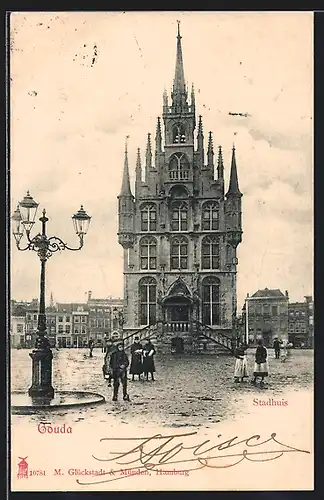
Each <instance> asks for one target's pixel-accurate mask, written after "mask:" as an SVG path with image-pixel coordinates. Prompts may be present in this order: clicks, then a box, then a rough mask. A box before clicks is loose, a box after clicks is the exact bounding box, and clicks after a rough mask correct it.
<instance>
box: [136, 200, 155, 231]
mask: <svg viewBox="0 0 324 500" xmlns="http://www.w3.org/2000/svg"><path fill="white" fill-rule="evenodd" d="M140 210H141V230H142V231H156V206H155V205H154V203H147V204H144V205H142V206H141V208H140Z"/></svg>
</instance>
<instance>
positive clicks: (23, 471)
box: [17, 457, 28, 479]
mask: <svg viewBox="0 0 324 500" xmlns="http://www.w3.org/2000/svg"><path fill="white" fill-rule="evenodd" d="M18 458H19V460H20V462H18V472H17V479H28V463H27V462H26V459H27V458H28V457H25V458H22V457H18Z"/></svg>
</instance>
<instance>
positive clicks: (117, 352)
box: [102, 337, 156, 401]
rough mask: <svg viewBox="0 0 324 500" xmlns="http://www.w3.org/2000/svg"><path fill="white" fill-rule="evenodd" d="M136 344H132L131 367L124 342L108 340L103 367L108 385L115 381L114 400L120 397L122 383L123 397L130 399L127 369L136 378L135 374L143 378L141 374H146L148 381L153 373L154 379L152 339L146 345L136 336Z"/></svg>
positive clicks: (152, 377) (125, 399)
mask: <svg viewBox="0 0 324 500" xmlns="http://www.w3.org/2000/svg"><path fill="white" fill-rule="evenodd" d="M134 340H135V341H134V344H133V345H132V346H131V363H130V367H129V360H128V356H127V354H126V352H125V350H124V344H123V342H118V343H117V344H114V343H113V342H112V340H108V341H107V343H106V346H105V351H106V352H105V357H104V364H103V367H102V371H103V375H104V377H105V378H106V379H107V380H108V386H109V387H111V382H112V381H113V401H117V399H118V390H119V386H120V383H121V384H122V387H123V399H124V401H129V400H130V399H129V395H128V393H127V369H128V367H129V373H130V374H131V375H132V380H134V378H135V375H137V376H138V379H139V380H141V375H142V374H144V377H145V378H144V379H145V380H147V381H148V376H149V374H151V379H152V380H153V381H154V372H155V364H154V355H155V353H156V351H155V348H154V346H153V344H152V342H151V341H150V340H147V341H146V343H145V344H144V346H142V344H141V343H140V342H139V338H138V337H135V339H134Z"/></svg>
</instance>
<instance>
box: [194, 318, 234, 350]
mask: <svg viewBox="0 0 324 500" xmlns="http://www.w3.org/2000/svg"><path fill="white" fill-rule="evenodd" d="M195 326H196V332H195V333H194V336H197V337H198V339H199V340H202V341H203V340H204V339H206V340H207V341H210V342H214V343H215V344H218V345H219V346H222V347H223V348H225V349H226V350H227V351H230V352H231V353H233V351H234V349H235V347H236V346H235V345H234V343H233V340H232V337H230V336H229V335H226V334H225V333H223V332H222V331H220V330H214V329H213V328H211V327H210V326H208V325H203V324H202V323H200V321H196V323H195Z"/></svg>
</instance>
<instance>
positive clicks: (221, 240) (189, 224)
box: [118, 27, 242, 351]
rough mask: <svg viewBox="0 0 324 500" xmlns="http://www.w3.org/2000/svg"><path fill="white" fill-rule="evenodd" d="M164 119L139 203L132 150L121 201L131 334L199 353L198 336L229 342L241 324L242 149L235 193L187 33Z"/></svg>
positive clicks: (140, 175)
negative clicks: (202, 99) (194, 72)
mask: <svg viewBox="0 0 324 500" xmlns="http://www.w3.org/2000/svg"><path fill="white" fill-rule="evenodd" d="M162 117H163V127H162V125H161V120H160V118H158V119H157V127H156V135H155V151H154V152H153V149H152V145H151V134H148V139H147V148H146V155H145V168H142V161H141V156H140V151H139V150H138V152H137V161H136V181H135V196H133V193H132V191H131V186H130V179H129V165H128V150H127V143H126V147H125V159H124V172H123V180H122V188H121V192H120V195H119V196H118V203H119V205H118V206H119V229H118V241H119V243H120V244H121V245H122V247H123V249H124V316H125V324H124V334H125V335H127V332H128V333H130V332H134V331H137V330H139V329H144V328H145V327H147V325H154V324H156V325H157V327H158V328H159V331H160V332H161V331H162V332H163V335H161V336H160V337H161V338H162V337H163V339H164V340H163V343H164V344H165V345H169V346H170V345H171V344H172V345H174V343H175V342H176V343H177V345H178V346H180V347H179V350H180V351H182V350H186V349H187V348H188V349H190V348H191V347H190V346H192V342H193V335H195V334H196V333H197V331H198V330H199V332H200V333H201V334H202V335H203V336H204V338H205V339H207V338H208V339H209V340H212V341H213V342H216V343H217V342H220V343H222V342H223V341H222V340H220V339H223V340H224V343H226V342H227V339H228V338H229V337H230V336H231V335H232V328H233V323H234V321H233V318H235V316H236V274H237V263H238V261H237V258H236V250H237V246H238V244H239V243H240V242H241V239H242V227H241V214H242V210H241V198H242V193H241V192H240V190H239V184H238V175H237V166H236V153H235V148H234V147H233V150H232V158H231V169H230V179H229V188H228V190H227V192H226V194H225V188H224V184H225V178H224V177H225V175H224V164H223V156H222V149H221V146H219V148H218V158H217V163H216V164H215V163H214V147H213V139H212V132H209V134H208V146H207V155H205V141H204V131H203V121H202V117H201V116H199V119H198V124H196V104H195V92H194V88H193V87H192V90H191V99H190V102H189V100H188V89H187V85H186V83H185V77H184V66H183V58H182V47H181V36H180V30H179V27H178V35H177V49H176V66H175V75H174V83H173V89H172V92H171V105H169V101H168V95H167V93H166V91H165V93H164V95H163V114H162ZM162 129H163V130H162ZM196 129H197V132H196ZM207 327H208V328H207ZM147 328H148V327H147Z"/></svg>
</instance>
